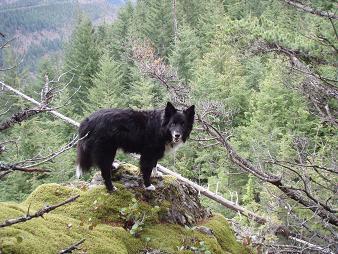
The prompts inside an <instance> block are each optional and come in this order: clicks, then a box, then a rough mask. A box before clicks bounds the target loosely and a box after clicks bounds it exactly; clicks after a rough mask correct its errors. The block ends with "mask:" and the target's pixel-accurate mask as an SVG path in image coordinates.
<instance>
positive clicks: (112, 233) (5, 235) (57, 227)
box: [0, 203, 142, 254]
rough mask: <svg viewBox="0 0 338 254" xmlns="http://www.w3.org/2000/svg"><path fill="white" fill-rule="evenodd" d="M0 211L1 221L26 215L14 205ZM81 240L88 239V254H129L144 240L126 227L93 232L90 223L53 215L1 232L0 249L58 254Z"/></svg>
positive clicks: (85, 245)
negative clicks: (133, 235)
mask: <svg viewBox="0 0 338 254" xmlns="http://www.w3.org/2000/svg"><path fill="white" fill-rule="evenodd" d="M0 210H1V213H0V221H4V220H5V219H8V218H15V217H18V216H21V215H23V213H22V211H21V210H20V209H15V208H13V205H12V204H6V203H3V204H0ZM26 211H27V208H26V209H25V212H26ZM31 212H33V211H31ZM82 238H85V239H86V241H85V242H84V243H83V245H82V250H84V251H87V252H88V253H121V254H123V253H126V254H127V253H136V252H137V251H138V250H140V249H141V248H142V243H141V241H140V240H139V239H135V238H133V237H131V236H130V235H129V234H128V233H127V232H125V230H124V229H123V228H120V227H111V226H108V225H104V224H101V225H98V226H96V227H94V228H93V229H92V230H90V229H89V224H82V223H81V221H80V220H76V219H73V218H70V217H66V216H63V215H61V214H52V213H50V214H46V215H45V216H44V218H36V219H33V220H31V221H28V222H25V223H19V224H16V225H13V226H11V227H5V228H2V229H0V246H1V248H0V249H1V251H2V252H3V253H27V254H28V253H29V254H30V253H58V252H59V251H60V250H61V249H63V248H66V247H68V246H69V245H71V244H73V243H75V242H77V241H79V240H80V239H82Z"/></svg>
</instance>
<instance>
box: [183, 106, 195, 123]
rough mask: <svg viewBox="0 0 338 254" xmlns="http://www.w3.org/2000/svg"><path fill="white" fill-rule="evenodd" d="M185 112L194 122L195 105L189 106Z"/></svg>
mask: <svg viewBox="0 0 338 254" xmlns="http://www.w3.org/2000/svg"><path fill="white" fill-rule="evenodd" d="M183 113H184V114H185V115H186V116H187V118H188V119H189V121H191V122H193V121H194V117H195V105H192V106H190V107H189V108H187V109H186V110H184V111H183Z"/></svg>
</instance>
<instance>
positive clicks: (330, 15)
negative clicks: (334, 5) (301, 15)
mask: <svg viewBox="0 0 338 254" xmlns="http://www.w3.org/2000/svg"><path fill="white" fill-rule="evenodd" d="M283 1H284V2H285V3H287V4H288V5H291V6H293V7H295V8H296V9H298V10H300V11H303V12H307V13H311V14H314V15H317V16H320V17H324V18H330V19H336V20H338V16H337V15H335V14H334V13H332V12H328V11H321V10H317V9H315V8H313V7H311V6H307V5H305V4H303V3H301V2H300V1H294V0H283Z"/></svg>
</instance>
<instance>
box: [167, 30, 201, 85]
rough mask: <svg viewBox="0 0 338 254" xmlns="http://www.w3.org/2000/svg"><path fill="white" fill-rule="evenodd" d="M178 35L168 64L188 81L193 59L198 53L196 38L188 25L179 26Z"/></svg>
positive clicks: (191, 72) (190, 75)
mask: <svg viewBox="0 0 338 254" xmlns="http://www.w3.org/2000/svg"><path fill="white" fill-rule="evenodd" d="M178 37H179V39H178V40H177V43H176V45H175V48H174V50H173V52H172V54H171V56H170V64H171V65H172V66H173V67H174V68H176V69H177V71H178V75H179V77H180V78H182V79H183V80H184V81H185V82H188V81H189V80H191V78H192V75H193V68H194V61H195V60H196V59H197V57H198V54H199V51H198V48H197V45H198V38H197V37H196V35H195V33H194V31H193V30H192V29H191V28H190V27H189V26H188V25H183V26H181V27H180V29H179V35H178Z"/></svg>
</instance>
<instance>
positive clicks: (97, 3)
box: [0, 0, 123, 72]
mask: <svg viewBox="0 0 338 254" xmlns="http://www.w3.org/2000/svg"><path fill="white" fill-rule="evenodd" d="M122 3H123V1H120V0H114V1H113V0H112V1H109V0H91V1H81V0H80V1H75V0H56V1H54V0H48V1H42V0H29V1H26V0H14V1H1V2H0V21H1V22H0V31H1V33H3V34H4V35H6V36H7V37H9V38H10V39H11V38H15V40H14V41H13V43H12V46H13V47H14V52H13V53H12V54H14V55H15V57H16V58H17V59H21V58H22V59H23V62H22V64H21V65H20V68H26V69H28V70H29V71H33V72H36V70H37V67H38V62H39V60H40V59H41V58H43V57H44V56H47V55H48V56H51V55H53V54H54V55H56V56H58V57H62V50H63V46H64V43H65V42H66V40H67V39H68V37H69V35H70V34H71V32H72V31H73V29H74V25H75V23H76V17H77V15H78V14H79V12H81V11H83V12H85V13H86V14H87V15H88V16H89V17H90V18H91V20H92V21H93V22H94V23H95V24H98V23H103V22H104V21H107V22H111V21H112V20H114V19H115V17H116V13H117V10H118V8H119V6H120V5H121V4H122ZM2 53H3V52H2ZM8 58H10V56H8V55H3V54H1V55H0V59H1V61H0V62H2V63H3V62H4V61H5V62H6V61H10V59H8Z"/></svg>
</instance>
